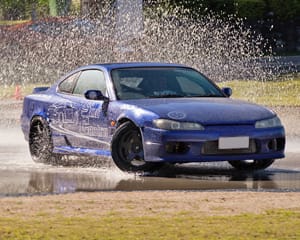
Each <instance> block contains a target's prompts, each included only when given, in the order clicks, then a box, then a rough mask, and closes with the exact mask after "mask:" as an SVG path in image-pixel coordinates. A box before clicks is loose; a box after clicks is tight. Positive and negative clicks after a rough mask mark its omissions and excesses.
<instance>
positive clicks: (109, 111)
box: [21, 63, 285, 162]
mask: <svg viewBox="0 0 300 240" xmlns="http://www.w3.org/2000/svg"><path fill="white" fill-rule="evenodd" d="M89 69H93V70H95V69H96V70H99V71H102V72H103V73H104V74H103V76H105V84H106V93H103V94H104V95H105V96H106V97H108V98H109V100H110V101H109V103H105V102H104V101H100V100H99V101H96V100H88V99H85V98H84V96H83V95H82V96H79V95H75V94H65V93H62V92H59V91H57V89H58V88H59V84H60V83H61V82H62V81H64V80H65V79H67V78H69V77H70V76H74V74H77V73H78V74H77V75H78V76H79V75H80V74H79V73H80V72H81V71H83V70H89ZM116 69H121V70H124V69H134V70H135V71H133V72H134V73H137V74H143V71H144V70H145V69H146V70H147V71H148V72H147V74H148V75H147V77H149V79H152V78H154V75H151V73H152V72H151V71H152V70H153V73H154V71H157V69H158V70H160V69H161V70H166V69H168V70H169V69H171V70H172V69H175V70H176V71H174V72H172V74H173V75H174V76H175V75H176V74H177V73H178V72H179V73H180V74H182V72H184V71H187V72H189V74H190V75H191V76H192V77H191V84H193V81H194V79H195V76H196V75H197V74H198V75H199V73H198V72H196V71H195V70H193V69H192V68H189V67H185V66H183V65H178V64H163V63H118V64H96V65H89V66H84V67H81V68H79V69H76V70H74V71H73V72H70V73H68V74H67V75H65V76H64V77H62V78H61V79H60V80H59V81H58V82H57V83H56V84H54V85H53V86H51V87H50V88H48V89H47V90H46V91H35V92H36V93H35V94H31V95H29V96H27V97H25V99H24V108H23V113H22V115H21V126H22V130H23V132H24V135H25V138H26V140H28V136H29V129H30V122H31V119H32V118H33V117H34V116H36V115H38V116H41V117H43V118H44V119H45V120H47V121H48V122H49V125H50V127H51V131H52V138H53V144H54V151H55V152H56V153H60V154H84V155H101V156H111V152H110V145H111V140H112V137H113V134H114V132H115V131H116V127H117V126H118V124H115V125H114V124H111V123H112V122H123V121H124V120H129V121H131V122H133V123H134V124H135V125H136V126H137V127H139V128H140V129H141V133H142V139H143V146H144V158H145V161H153V162H155V161H165V162H202V161H228V160H244V159H268V158H272V159H276V158H282V157H284V140H285V133H284V128H283V126H276V127H272V128H265V129H257V128H255V123H256V121H259V120H264V119H270V118H273V117H276V114H275V113H274V112H272V111H270V110H268V109H267V108H265V107H262V106H259V105H256V104H251V103H248V102H244V101H238V100H233V99H230V98H228V97H227V96H225V95H224V94H223V93H222V91H221V89H219V88H218V87H217V86H215V85H214V83H212V82H211V81H210V80H207V79H205V77H204V76H202V75H201V77H202V78H203V79H205V86H209V87H210V88H211V89H210V92H212V93H213V94H211V96H208V94H207V93H206V95H207V97H203V96H204V95H203V96H202V97H199V96H196V95H195V96H193V94H194V93H193V94H191V95H183V96H180V94H179V93H178V92H176V91H179V90H178V89H179V87H178V86H177V88H176V89H175V90H172V91H169V90H168V89H166V90H167V91H162V92H160V94H154V95H153V96H151V95H145V97H143V96H144V95H142V93H143V94H144V90H146V89H141V87H140V85H141V84H140V82H139V81H140V80H139V79H142V77H143V76H142V75H138V76H133V78H132V79H134V81H136V82H126V81H128V80H126V78H124V79H125V80H124V81H125V84H128V85H127V86H124V84H123V82H121V81H120V82H119V83H117V82H116V81H114V79H113V78H112V75H113V73H112V71H114V70H116ZM139 69H141V70H143V71H141V72H140V71H139ZM121 73H123V72H122V71H120V74H121ZM172 74H171V75H170V76H171V77H172V76H173V75H172ZM77 75H76V76H77ZM128 76H129V78H130V77H132V76H131V75H128ZM145 76H146V75H145ZM119 77H120V78H121V77H122V76H119ZM174 79H176V78H174ZM169 80H170V79H169ZM75 82H76V81H75ZM118 84H119V85H118ZM121 84H123V85H122V86H120V85H121ZM157 84H160V82H159V81H158V80H157ZM205 86H204V87H203V88H204V89H205V88H206V87H205ZM124 87H125V90H123V91H124V92H122V94H123V95H120V93H121V92H117V89H118V88H120V89H123V88H124ZM154 87H155V86H154ZM91 90H93V89H91ZM95 90H96V89H95ZM130 91H132V92H130ZM155 93H157V92H155ZM162 93H165V94H166V93H168V94H169V96H166V97H163V95H162ZM174 93H176V94H178V96H175V95H174V97H172V94H174ZM147 94H148V93H147ZM198 95H201V94H200V93H199V94H198ZM213 95H214V97H212V96H213ZM124 96H125V97H124ZM122 97H123V99H124V98H125V100H120V99H122ZM126 99H127V100H126ZM105 104H107V105H105ZM159 118H160V119H170V120H174V121H180V122H191V123H198V124H201V125H202V126H203V127H204V130H201V131H200V130H199V131H198V130H172V131H171V130H163V129H158V128H157V127H155V126H154V124H153V120H155V119H159ZM235 136H247V137H249V138H250V139H253V141H255V144H256V149H257V150H256V152H255V153H251V154H246V153H243V154H230V153H226V154H218V155H215V156H212V155H204V154H202V153H201V151H202V148H203V145H204V143H205V142H207V141H218V139H219V138H220V137H235ZM277 140H278V141H282V142H283V145H282V146H281V147H280V149H277V148H273V147H272V141H277ZM169 142H181V143H184V144H186V145H187V146H188V150H187V151H186V152H184V153H180V154H176V153H168V152H167V151H166V145H167V144H168V143H169Z"/></svg>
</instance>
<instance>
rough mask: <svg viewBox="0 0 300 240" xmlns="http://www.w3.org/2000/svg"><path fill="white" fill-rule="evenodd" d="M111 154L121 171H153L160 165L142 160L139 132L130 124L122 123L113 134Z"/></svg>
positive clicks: (142, 153)
mask: <svg viewBox="0 0 300 240" xmlns="http://www.w3.org/2000/svg"><path fill="white" fill-rule="evenodd" d="M111 152H112V153H111V154H112V158H113V160H114V162H115V164H116V165H117V166H118V167H119V168H120V169H121V170H123V171H128V172H138V171H153V170H156V169H157V168H158V167H159V166H160V164H159V163H150V162H146V161H145V160H144V149H143V141H142V136H141V132H140V130H139V129H138V128H137V127H136V126H135V125H134V124H133V123H131V122H125V123H123V124H122V125H121V126H120V127H119V128H118V129H117V130H116V132H115V134H114V136H113V139H112V145H111Z"/></svg>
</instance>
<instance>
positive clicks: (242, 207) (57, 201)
mask: <svg viewBox="0 0 300 240" xmlns="http://www.w3.org/2000/svg"><path fill="white" fill-rule="evenodd" d="M299 198H300V193H274V192H186V191H171V192H170V191H164V192H162V191H149V192H97V193H74V194H67V195H51V196H33V197H17V198H11V197H9V198H2V199H0V216H1V217H9V216H26V217H32V216H39V215H41V214H43V215H44V216H51V215H53V214H61V215H62V216H65V217H73V216H76V217H80V216H87V215H92V216H94V217H101V216H105V215H108V214H113V213H118V214H119V213H120V214H122V215H126V216H151V215H157V214H159V215H162V216H172V215H174V214H184V213H194V214H195V215H203V216H215V215H226V216H227V215H239V214H243V213H255V214H257V213H263V212H265V211H267V210H275V209H290V210H297V211H299V210H300V201H299Z"/></svg>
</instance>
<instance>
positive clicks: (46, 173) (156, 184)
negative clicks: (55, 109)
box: [0, 127, 300, 197]
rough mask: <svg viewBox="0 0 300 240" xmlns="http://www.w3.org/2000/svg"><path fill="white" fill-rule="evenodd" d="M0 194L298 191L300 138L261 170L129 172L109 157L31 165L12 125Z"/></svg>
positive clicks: (1, 151)
mask: <svg viewBox="0 0 300 240" xmlns="http://www.w3.org/2000/svg"><path fill="white" fill-rule="evenodd" d="M0 130H1V132H0V197H4V196H23V195H44V194H62V193H73V192H78V191H81V192H84V191H88V192H92V191H148V190H182V191H300V139H298V138H288V139H287V147H286V157H285V158H284V159H280V160H277V161H276V162H275V163H273V165H271V167H269V168H267V169H266V170H261V171H255V172H242V171H237V170H234V169H233V168H231V167H230V165H229V164H227V163H226V162H219V163H189V164H181V165H166V166H164V167H163V168H162V169H161V170H160V171H157V172H155V173H151V174H150V173H144V174H129V173H124V172H122V171H120V170H119V169H117V167H115V166H114V164H113V163H112V160H110V159H106V160H105V161H102V160H99V159H96V160H95V159H92V160H91V159H71V160H70V161H68V162H64V163H62V164H61V165H56V166H51V165H45V164H38V163H34V162H33V161H32V160H31V157H30V154H29V150H28V144H27V142H25V140H24V138H23V135H22V133H21V130H20V129H19V128H17V127H13V128H5V129H0Z"/></svg>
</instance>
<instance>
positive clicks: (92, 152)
mask: <svg viewBox="0 0 300 240" xmlns="http://www.w3.org/2000/svg"><path fill="white" fill-rule="evenodd" d="M53 152H54V153H58V154H75V155H88V156H106V157H111V152H110V151H109V150H99V149H90V148H78V147H71V146H58V147H54V149H53Z"/></svg>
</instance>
